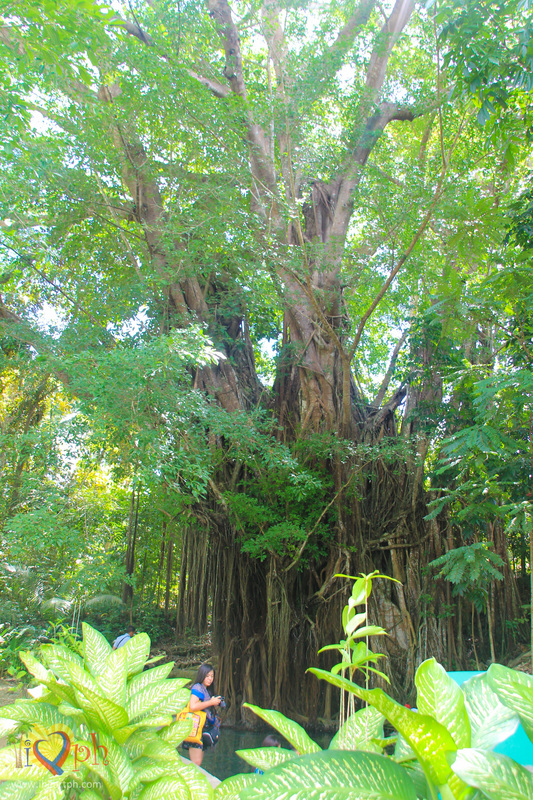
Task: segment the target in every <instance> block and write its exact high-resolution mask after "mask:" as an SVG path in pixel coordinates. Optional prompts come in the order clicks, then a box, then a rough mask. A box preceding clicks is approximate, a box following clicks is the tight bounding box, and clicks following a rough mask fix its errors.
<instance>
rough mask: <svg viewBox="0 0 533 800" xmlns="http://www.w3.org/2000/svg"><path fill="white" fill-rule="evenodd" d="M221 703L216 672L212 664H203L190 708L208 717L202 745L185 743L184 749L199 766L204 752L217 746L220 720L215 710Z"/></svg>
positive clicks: (190, 701) (199, 669)
mask: <svg viewBox="0 0 533 800" xmlns="http://www.w3.org/2000/svg"><path fill="white" fill-rule="evenodd" d="M221 701H222V698H221V697H219V696H215V670H214V669H213V667H212V666H211V664H201V665H200V666H199V668H198V672H197V673H196V682H195V684H194V686H193V687H192V689H191V699H190V700H189V708H190V710H191V711H205V713H206V715H207V719H206V721H205V725H204V730H203V734H202V744H196V743H195V742H183V747H184V748H185V750H188V751H189V758H190V759H191V761H192V762H193V763H194V764H197V766H200V765H201V763H202V761H203V758H204V750H205V749H206V748H207V747H211V746H213V745H215V744H216V741H217V739H218V732H219V728H220V720H219V718H218V717H217V715H216V714H215V711H214V708H216V707H217V706H219V705H220V703H221Z"/></svg>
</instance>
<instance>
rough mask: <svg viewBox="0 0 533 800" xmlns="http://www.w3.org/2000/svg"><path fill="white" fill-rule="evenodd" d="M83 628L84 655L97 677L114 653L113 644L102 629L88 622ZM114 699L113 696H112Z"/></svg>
mask: <svg viewBox="0 0 533 800" xmlns="http://www.w3.org/2000/svg"><path fill="white" fill-rule="evenodd" d="M82 628H83V655H84V658H85V663H86V664H87V668H88V669H89V670H90V672H91V674H92V675H93V677H95V678H96V677H97V676H98V675H99V674H100V673H101V672H103V670H104V669H105V667H106V664H107V658H108V656H109V655H110V654H111V653H113V650H112V648H111V645H110V644H109V642H108V641H107V639H106V638H105V636H102V634H101V633H100V631H97V630H96V629H95V628H92V627H91V626H90V625H88V624H87V623H86V622H84V623H83V624H82ZM110 699H112V698H110Z"/></svg>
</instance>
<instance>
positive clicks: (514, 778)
mask: <svg viewBox="0 0 533 800" xmlns="http://www.w3.org/2000/svg"><path fill="white" fill-rule="evenodd" d="M452 768H453V771H454V772H455V773H456V775H458V776H459V777H460V778H461V779H462V780H463V781H465V782H466V783H469V784H470V785H471V786H474V787H475V788H476V789H480V790H481V791H482V792H483V793H484V794H485V795H486V796H487V797H489V798H491V800H503V798H505V800H533V775H532V774H531V772H530V771H529V770H528V769H526V768H525V767H523V766H522V765H521V764H517V763H516V761H513V760H512V759H511V758H507V756H503V755H500V754H499V753H490V752H486V751H485V750H476V749H467V750H458V751H457V757H456V759H455V761H454V762H453V766H452Z"/></svg>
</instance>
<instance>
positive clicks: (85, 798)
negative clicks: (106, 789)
mask: <svg viewBox="0 0 533 800" xmlns="http://www.w3.org/2000/svg"><path fill="white" fill-rule="evenodd" d="M80 800H102V795H101V794H98V792H95V791H94V790H93V789H84V790H83V792H82V793H81V794H80Z"/></svg>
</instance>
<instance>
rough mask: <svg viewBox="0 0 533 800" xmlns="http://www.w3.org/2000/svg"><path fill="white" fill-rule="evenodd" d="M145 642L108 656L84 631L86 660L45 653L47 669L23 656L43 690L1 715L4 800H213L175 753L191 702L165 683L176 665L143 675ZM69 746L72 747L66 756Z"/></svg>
mask: <svg viewBox="0 0 533 800" xmlns="http://www.w3.org/2000/svg"><path fill="white" fill-rule="evenodd" d="M149 651H150V639H149V637H148V636H147V635H146V634H144V633H141V634H138V635H137V636H134V637H133V638H132V639H131V640H130V641H129V642H128V643H127V644H126V645H125V646H124V647H121V648H119V649H118V650H112V649H111V646H110V644H109V643H108V642H107V640H106V639H105V638H104V637H103V636H102V634H100V633H99V632H98V631H96V630H95V629H94V628H91V627H90V626H89V625H87V624H85V623H84V624H83V655H82V656H79V655H78V654H77V653H75V652H74V651H73V650H72V649H70V648H68V647H65V646H62V645H44V646H42V647H41V653H42V657H43V661H44V663H41V662H40V661H38V660H37V658H36V657H35V656H34V655H33V654H32V653H29V652H26V653H24V654H22V656H21V657H22V660H23V661H24V663H25V664H26V667H27V669H28V670H29V671H30V672H31V673H32V675H34V676H35V678H36V679H37V681H38V682H39V685H38V686H37V687H36V688H35V689H33V690H31V691H32V693H33V697H32V699H30V700H19V701H18V702H16V703H15V704H13V705H11V706H6V707H4V708H2V709H0V735H5V734H10V735H14V736H16V737H17V739H18V741H17V743H16V744H15V745H11V746H9V747H6V748H3V749H2V750H0V781H6V783H4V784H3V785H1V786H0V798H2V799H3V798H10V800H31V798H34V800H60V798H66V797H68V798H72V797H80V798H82V800H102V799H105V800H120V798H131V800H163V799H164V798H170V797H172V798H176V800H209V798H211V797H212V793H213V790H212V788H211V786H210V784H209V783H208V781H207V780H206V779H205V777H204V776H203V775H202V774H201V773H200V772H199V771H198V770H197V768H196V767H195V766H194V765H193V764H191V763H188V762H185V761H183V760H182V759H181V758H180V757H179V755H178V754H177V751H176V747H177V746H178V745H179V744H180V743H181V742H182V740H183V739H184V738H185V737H186V736H188V734H189V732H190V725H189V723H188V722H173V721H172V714H173V713H175V712H176V711H178V710H180V709H182V708H183V707H184V706H185V705H186V703H187V701H188V699H189V692H188V691H187V690H185V689H184V688H183V687H184V685H185V684H186V683H187V681H186V680H184V679H169V678H168V677H167V676H168V675H169V673H170V671H171V669H172V667H173V664H172V663H168V664H163V665H161V666H158V667H154V668H152V669H149V670H147V671H143V668H144V666H145V664H146V663H147V659H148V655H149ZM67 744H68V746H67Z"/></svg>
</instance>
